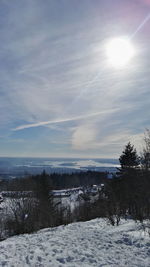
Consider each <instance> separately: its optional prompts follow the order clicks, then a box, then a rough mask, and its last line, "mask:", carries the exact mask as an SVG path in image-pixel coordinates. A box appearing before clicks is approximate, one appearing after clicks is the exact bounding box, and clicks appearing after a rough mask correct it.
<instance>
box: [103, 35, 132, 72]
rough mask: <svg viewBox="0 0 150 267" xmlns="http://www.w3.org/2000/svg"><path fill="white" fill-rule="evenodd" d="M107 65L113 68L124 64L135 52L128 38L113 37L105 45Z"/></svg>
mask: <svg viewBox="0 0 150 267" xmlns="http://www.w3.org/2000/svg"><path fill="white" fill-rule="evenodd" d="M106 53H107V58H108V61H109V65H111V66H113V67H115V68H122V67H124V66H126V65H127V64H128V63H129V61H130V60H131V58H132V57H133V56H134V54H135V49H134V47H133V44H132V43H131V41H130V40H129V39H128V38H123V37H122V38H114V39H112V40H110V41H109V42H108V43H107V45H106Z"/></svg>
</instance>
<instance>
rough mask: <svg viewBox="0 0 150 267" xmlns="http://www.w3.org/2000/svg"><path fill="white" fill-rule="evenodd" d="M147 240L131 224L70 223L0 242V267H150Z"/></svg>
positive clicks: (148, 242) (136, 227)
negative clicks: (116, 225)
mask: <svg viewBox="0 0 150 267" xmlns="http://www.w3.org/2000/svg"><path fill="white" fill-rule="evenodd" d="M149 256H150V239H149V237H148V236H147V235H146V234H144V233H143V232H142V230H140V226H139V225H137V224H135V223H134V222H133V221H131V220H129V221H122V223H121V225H120V226H118V227H113V226H111V225H108V224H107V222H106V221H105V220H103V219H95V220H92V221H88V222H79V223H73V224H70V225H67V226H59V227H56V228H50V229H44V230H41V231H39V232H37V233H34V234H30V235H28V234H26V235H20V236H16V237H12V238H9V239H7V240H5V241H2V242H0V266H9V267H12V266H15V267H26V266H32V267H55V266H59V267H62V266H67V267H79V266H84V267H88V266H89V267H91V266H96V267H100V266H105V267H106V266H107V267H109V266H119V267H123V266H129V267H133V266H138V267H140V266H141V267H146V266H147V267H148V266H150V258H149Z"/></svg>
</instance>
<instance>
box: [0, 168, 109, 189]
mask: <svg viewBox="0 0 150 267" xmlns="http://www.w3.org/2000/svg"><path fill="white" fill-rule="evenodd" d="M45 177H46V179H47V181H48V186H49V190H52V189H57V190H58V189H67V188H73V187H80V186H84V187H87V186H91V185H93V184H96V185H99V184H101V183H105V182H106V179H107V172H95V171H86V172H77V173H72V174H57V173H54V174H47V173H46V172H45V171H43V173H42V174H40V175H33V176H29V177H24V178H16V179H12V180H7V181H6V180H3V181H2V182H1V191H2V190H7V191H34V190H35V188H36V185H37V182H38V180H41V179H42V178H45Z"/></svg>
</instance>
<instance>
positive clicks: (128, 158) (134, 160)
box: [119, 142, 140, 169]
mask: <svg viewBox="0 0 150 267" xmlns="http://www.w3.org/2000/svg"><path fill="white" fill-rule="evenodd" d="M119 161H120V165H121V168H122V169H127V168H133V167H137V166H138V165H139V162H140V160H139V156H138V155H137V151H136V149H135V148H134V146H133V145H131V143H130V142H129V143H128V144H127V145H126V146H125V150H124V151H123V152H122V155H121V156H120V158H119Z"/></svg>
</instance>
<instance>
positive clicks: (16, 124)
mask: <svg viewBox="0 0 150 267" xmlns="http://www.w3.org/2000/svg"><path fill="white" fill-rule="evenodd" d="M0 36H1V38H0V156H10V157H87V158H88V157H92V158H97V157H100V158H101V157H103V158H118V157H119V155H120V153H121V152H122V150H123V148H124V146H125V145H126V143H127V142H128V141H131V143H132V144H134V145H135V147H136V148H137V150H138V151H140V150H141V149H142V139H143V133H144V131H145V129H146V128H149V125H150V108H149V106H150V98H149V93H150V49H149V47H150V0H126V1H124V0H82V1H81V0H70V1H69V0H44V1H41V0H22V1H20V0H13V1H10V0H0ZM122 36H127V37H129V38H131V39H132V43H133V45H134V47H135V51H136V52H135V55H134V58H132V60H131V61H130V62H129V64H127V65H126V66H125V67H124V68H119V69H117V68H113V67H112V66H111V65H110V64H108V60H107V58H106V53H105V52H106V51H105V50H106V45H107V43H108V42H109V40H110V39H112V38H116V37H122Z"/></svg>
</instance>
